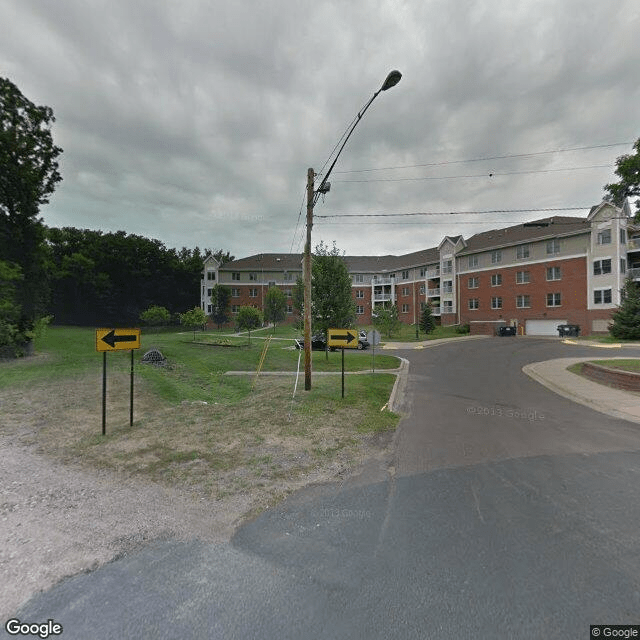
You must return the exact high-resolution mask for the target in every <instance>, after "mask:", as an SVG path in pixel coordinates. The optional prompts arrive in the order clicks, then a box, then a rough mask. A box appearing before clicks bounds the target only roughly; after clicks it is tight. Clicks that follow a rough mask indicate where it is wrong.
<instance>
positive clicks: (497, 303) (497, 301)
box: [491, 298, 502, 309]
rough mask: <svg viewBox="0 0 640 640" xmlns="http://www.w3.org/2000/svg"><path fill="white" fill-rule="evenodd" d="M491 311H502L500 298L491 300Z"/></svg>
mask: <svg viewBox="0 0 640 640" xmlns="http://www.w3.org/2000/svg"><path fill="white" fill-rule="evenodd" d="M491 308H492V309H502V298H491Z"/></svg>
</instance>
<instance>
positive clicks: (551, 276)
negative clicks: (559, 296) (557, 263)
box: [547, 267, 562, 280]
mask: <svg viewBox="0 0 640 640" xmlns="http://www.w3.org/2000/svg"><path fill="white" fill-rule="evenodd" d="M547 280H562V273H561V272H560V267H547Z"/></svg>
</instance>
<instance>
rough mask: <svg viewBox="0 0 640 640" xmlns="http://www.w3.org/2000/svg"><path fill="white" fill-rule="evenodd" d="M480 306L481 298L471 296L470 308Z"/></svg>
mask: <svg viewBox="0 0 640 640" xmlns="http://www.w3.org/2000/svg"><path fill="white" fill-rule="evenodd" d="M479 308H480V298H469V309H471V310H473V309H479Z"/></svg>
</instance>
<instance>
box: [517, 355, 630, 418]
mask: <svg viewBox="0 0 640 640" xmlns="http://www.w3.org/2000/svg"><path fill="white" fill-rule="evenodd" d="M580 344H582V342H581V343H580ZM590 346H602V345H601V344H598V343H592V344H590ZM625 346H626V345H625ZM634 346H635V345H634ZM638 346H640V345H638ZM593 359H594V358H593V357H591V358H558V359H555V360H546V361H545V362H533V363H531V364H527V365H525V366H524V367H522V371H523V372H524V373H526V374H527V375H528V376H529V377H530V378H533V379H534V380H535V381H536V382H539V383H540V384H542V385H544V386H545V387H547V389H550V390H551V391H553V392H555V393H557V394H559V395H561V396H564V397H565V398H568V399H569V400H572V401H573V402H578V403H580V404H583V405H585V406H587V407H590V408H591V409H595V410H596V411H600V412H601V413H605V414H607V415H610V416H614V417H616V418H622V419H623V420H629V421H630V422H635V423H637V424H640V394H636V393H632V392H629V391H621V390H619V389H613V388H612V387H608V386H606V385H603V384H599V383H597V382H592V381H591V380H588V379H587V378H583V377H582V376H579V375H577V374H575V373H571V372H570V371H567V367H570V366H571V365H573V364H576V363H578V362H585V361H587V360H593ZM611 359H617V358H611ZM620 359H622V360H624V359H628V356H627V358H620Z"/></svg>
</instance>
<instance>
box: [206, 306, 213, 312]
mask: <svg viewBox="0 0 640 640" xmlns="http://www.w3.org/2000/svg"><path fill="white" fill-rule="evenodd" d="M211 311H213V309H212V308H211V305H210V304H208V305H207V313H211Z"/></svg>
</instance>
